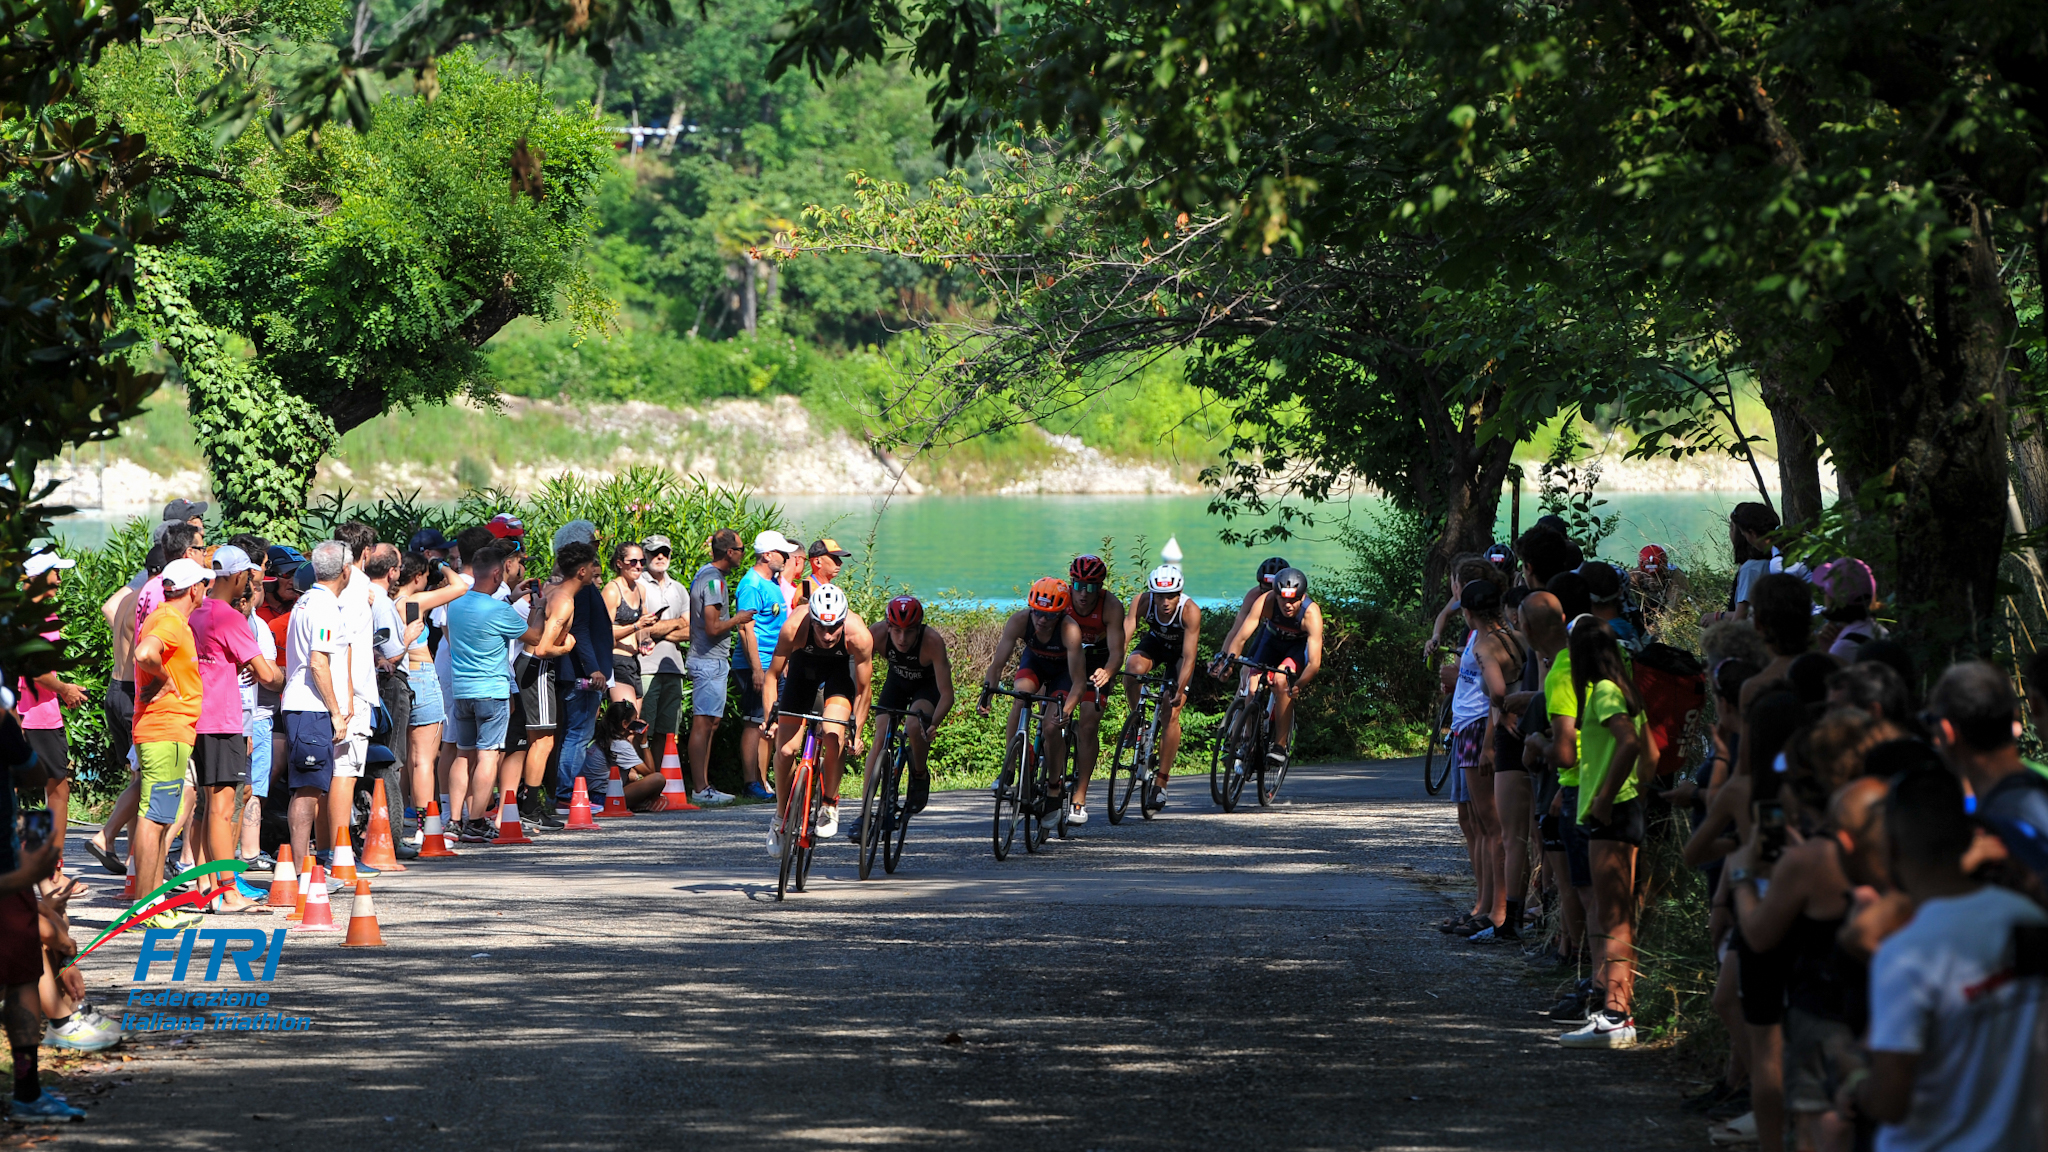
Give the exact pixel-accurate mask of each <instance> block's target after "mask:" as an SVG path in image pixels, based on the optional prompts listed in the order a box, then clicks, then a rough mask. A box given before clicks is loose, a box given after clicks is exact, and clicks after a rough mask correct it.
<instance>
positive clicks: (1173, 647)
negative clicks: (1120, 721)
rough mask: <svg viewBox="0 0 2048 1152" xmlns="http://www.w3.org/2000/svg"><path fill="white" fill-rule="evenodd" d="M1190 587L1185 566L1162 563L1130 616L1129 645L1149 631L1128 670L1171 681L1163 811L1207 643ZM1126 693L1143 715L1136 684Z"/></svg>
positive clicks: (1163, 700) (1162, 759) (1160, 779)
mask: <svg viewBox="0 0 2048 1152" xmlns="http://www.w3.org/2000/svg"><path fill="white" fill-rule="evenodd" d="M1186 586H1187V581H1186V579H1185V578H1184V577H1182V576H1181V573H1180V569H1179V568H1177V567H1175V566H1174V565H1172V564H1161V565H1160V566H1159V567H1157V568H1154V569H1153V570H1152V574H1151V575H1150V576H1148V577H1146V578H1145V590H1144V591H1143V592H1140V593H1138V598H1137V600H1135V601H1133V602H1132V604H1131V611H1130V614H1129V615H1128V616H1126V617H1125V618H1124V636H1125V643H1126V644H1127V645H1128V644H1129V641H1130V639H1131V638H1132V637H1136V636H1137V632H1138V628H1139V627H1140V626H1141V625H1142V626H1143V627H1144V629H1145V634H1144V636H1142V637H1139V638H1138V642H1137V645H1136V646H1135V647H1132V648H1131V649H1130V652H1131V655H1130V657H1129V659H1127V660H1125V661H1124V671H1126V672H1130V673H1132V674H1134V675H1138V676H1143V675H1145V674H1146V673H1148V672H1150V671H1152V670H1153V669H1154V668H1161V669H1163V671H1164V673H1165V675H1166V677H1167V679H1168V681H1169V683H1168V684H1167V687H1166V691H1165V692H1163V693H1161V694H1160V697H1159V706H1160V707H1161V708H1164V709H1166V710H1167V711H1166V723H1165V724H1164V725H1163V728H1164V730H1165V732H1164V735H1163V736H1161V737H1160V740H1159V775H1158V776H1157V777H1156V778H1155V779H1154V780H1153V785H1154V787H1155V788H1156V789H1157V792H1158V795H1159V806H1160V807H1161V808H1164V807H1166V780H1167V778H1168V777H1169V776H1172V775H1173V758H1174V756H1175V755H1176V754H1177V753H1178V752H1179V751H1180V708H1181V705H1182V704H1183V703H1185V702H1186V701H1187V697H1188V678H1189V677H1190V676H1192V675H1194V671H1195V665H1196V663H1197V661H1196V657H1195V648H1196V646H1197V645H1198V644H1200V643H1201V640H1202V610H1201V609H1200V608H1198V607H1196V606H1195V602H1194V600H1193V599H1191V598H1189V597H1188V596H1187V595H1185V594H1184V593H1185V589H1186ZM1124 695H1125V697H1126V699H1128V700H1129V701H1130V706H1131V710H1132V711H1133V712H1135V711H1137V708H1138V682H1137V681H1136V680H1126V681H1125V682H1124Z"/></svg>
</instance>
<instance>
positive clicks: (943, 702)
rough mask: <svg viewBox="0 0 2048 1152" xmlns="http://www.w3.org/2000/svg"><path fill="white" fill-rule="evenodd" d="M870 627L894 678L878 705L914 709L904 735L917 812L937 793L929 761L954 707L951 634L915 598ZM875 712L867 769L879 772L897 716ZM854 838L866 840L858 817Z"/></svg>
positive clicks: (895, 604)
mask: <svg viewBox="0 0 2048 1152" xmlns="http://www.w3.org/2000/svg"><path fill="white" fill-rule="evenodd" d="M868 631H869V638H870V644H871V646H872V647H873V649H874V651H876V652H879V653H881V654H882V658H883V660H884V661H886V662H887V664H888V667H889V679H888V681H887V682H886V683H884V684H883V685H882V694H881V696H880V697H879V698H878V699H877V700H876V701H875V703H876V704H877V705H879V706H880V707H883V708H904V709H908V710H909V711H910V713H911V714H910V715H909V716H907V717H905V718H904V721H903V723H904V728H903V738H904V739H905V740H906V741H908V742H909V744H910V790H909V791H910V794H909V796H908V797H907V799H908V800H909V801H910V811H911V812H912V813H913V814H915V813H918V812H922V811H924V806H925V801H926V800H927V799H928V798H929V797H930V795H931V787H932V776H931V771H930V769H929V768H928V767H926V760H927V757H929V756H930V754H931V747H932V733H933V732H934V731H935V730H937V728H938V726H939V722H940V721H942V720H944V719H945V718H946V713H948V712H951V711H952V710H953V664H952V661H951V659H950V658H949V657H948V656H947V653H946V638H945V637H944V636H942V635H940V634H939V630H938V629H936V628H934V627H932V626H931V625H929V624H926V623H925V622H924V605H923V604H922V603H920V602H919V601H918V599H917V597H915V596H898V597H896V598H895V599H894V600H891V601H889V611H888V618H887V619H886V620H885V621H884V622H883V623H881V624H878V625H875V626H873V627H872V628H870V629H869V630H868ZM869 715H870V717H871V718H872V719H873V720H874V729H875V738H874V739H873V740H872V741H870V744H871V745H872V746H871V747H870V748H869V749H868V767H867V770H868V771H870V772H873V771H874V770H875V766H876V764H877V763H878V762H879V761H880V759H881V755H882V748H883V747H884V746H885V745H887V744H888V742H889V725H891V724H892V723H894V722H895V720H896V717H894V716H889V715H883V716H880V717H873V714H872V712H870V714H869ZM853 838H854V839H855V840H859V839H860V821H859V820H858V819H856V820H855V821H854V822H853Z"/></svg>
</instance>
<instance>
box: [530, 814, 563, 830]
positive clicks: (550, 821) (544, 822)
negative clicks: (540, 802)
mask: <svg viewBox="0 0 2048 1152" xmlns="http://www.w3.org/2000/svg"><path fill="white" fill-rule="evenodd" d="M533 826H534V827H535V828H538V829H540V830H541V831H543V832H554V831H558V830H560V829H563V828H567V827H568V826H569V822H568V821H567V820H564V819H562V818H561V817H560V816H557V815H555V814H554V813H553V812H542V813H541V814H540V819H538V820H536V821H534V822H533Z"/></svg>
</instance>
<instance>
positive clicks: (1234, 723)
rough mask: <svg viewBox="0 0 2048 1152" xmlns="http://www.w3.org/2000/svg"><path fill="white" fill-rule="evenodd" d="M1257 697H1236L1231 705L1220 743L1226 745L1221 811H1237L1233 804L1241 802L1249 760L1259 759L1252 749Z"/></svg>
mask: <svg viewBox="0 0 2048 1152" xmlns="http://www.w3.org/2000/svg"><path fill="white" fill-rule="evenodd" d="M1258 700H1259V694H1254V695H1252V696H1240V697H1238V698H1237V699H1236V700H1235V701H1233V702H1232V703H1231V713H1230V721H1231V727H1230V729H1229V730H1228V731H1227V732H1226V733H1225V735H1224V737H1223V739H1225V740H1227V741H1229V743H1230V774H1229V775H1228V776H1226V777H1224V780H1223V810H1224V811H1225V812H1235V811H1237V802H1238V801H1239V800H1241V799H1243V798H1244V782H1245V780H1246V779H1248V778H1249V777H1250V776H1251V774H1252V772H1253V771H1254V766H1253V764H1252V758H1253V757H1256V756H1258V755H1259V750H1258V749H1257V748H1256V747H1253V745H1254V744H1255V743H1256V741H1254V739H1253V737H1252V731H1253V727H1254V725H1253V723H1252V716H1253V711H1252V710H1253V709H1254V708H1256V707H1257V706H1258V703H1257V701H1258Z"/></svg>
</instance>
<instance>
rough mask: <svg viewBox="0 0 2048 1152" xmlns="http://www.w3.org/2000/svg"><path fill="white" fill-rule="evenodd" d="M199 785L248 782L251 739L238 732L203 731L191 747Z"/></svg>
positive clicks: (214, 785) (224, 785)
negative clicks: (197, 766)
mask: <svg viewBox="0 0 2048 1152" xmlns="http://www.w3.org/2000/svg"><path fill="white" fill-rule="evenodd" d="M192 755H193V757H194V759H196V760H197V761H198V763H199V786H200V787H202V788H224V787H227V786H229V785H236V786H239V785H243V784H247V783H248V782H249V738H248V737H247V736H244V735H242V734H241V733H239V732H233V733H225V732H201V733H200V734H199V743H198V744H196V745H194V746H193V748H192Z"/></svg>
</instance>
